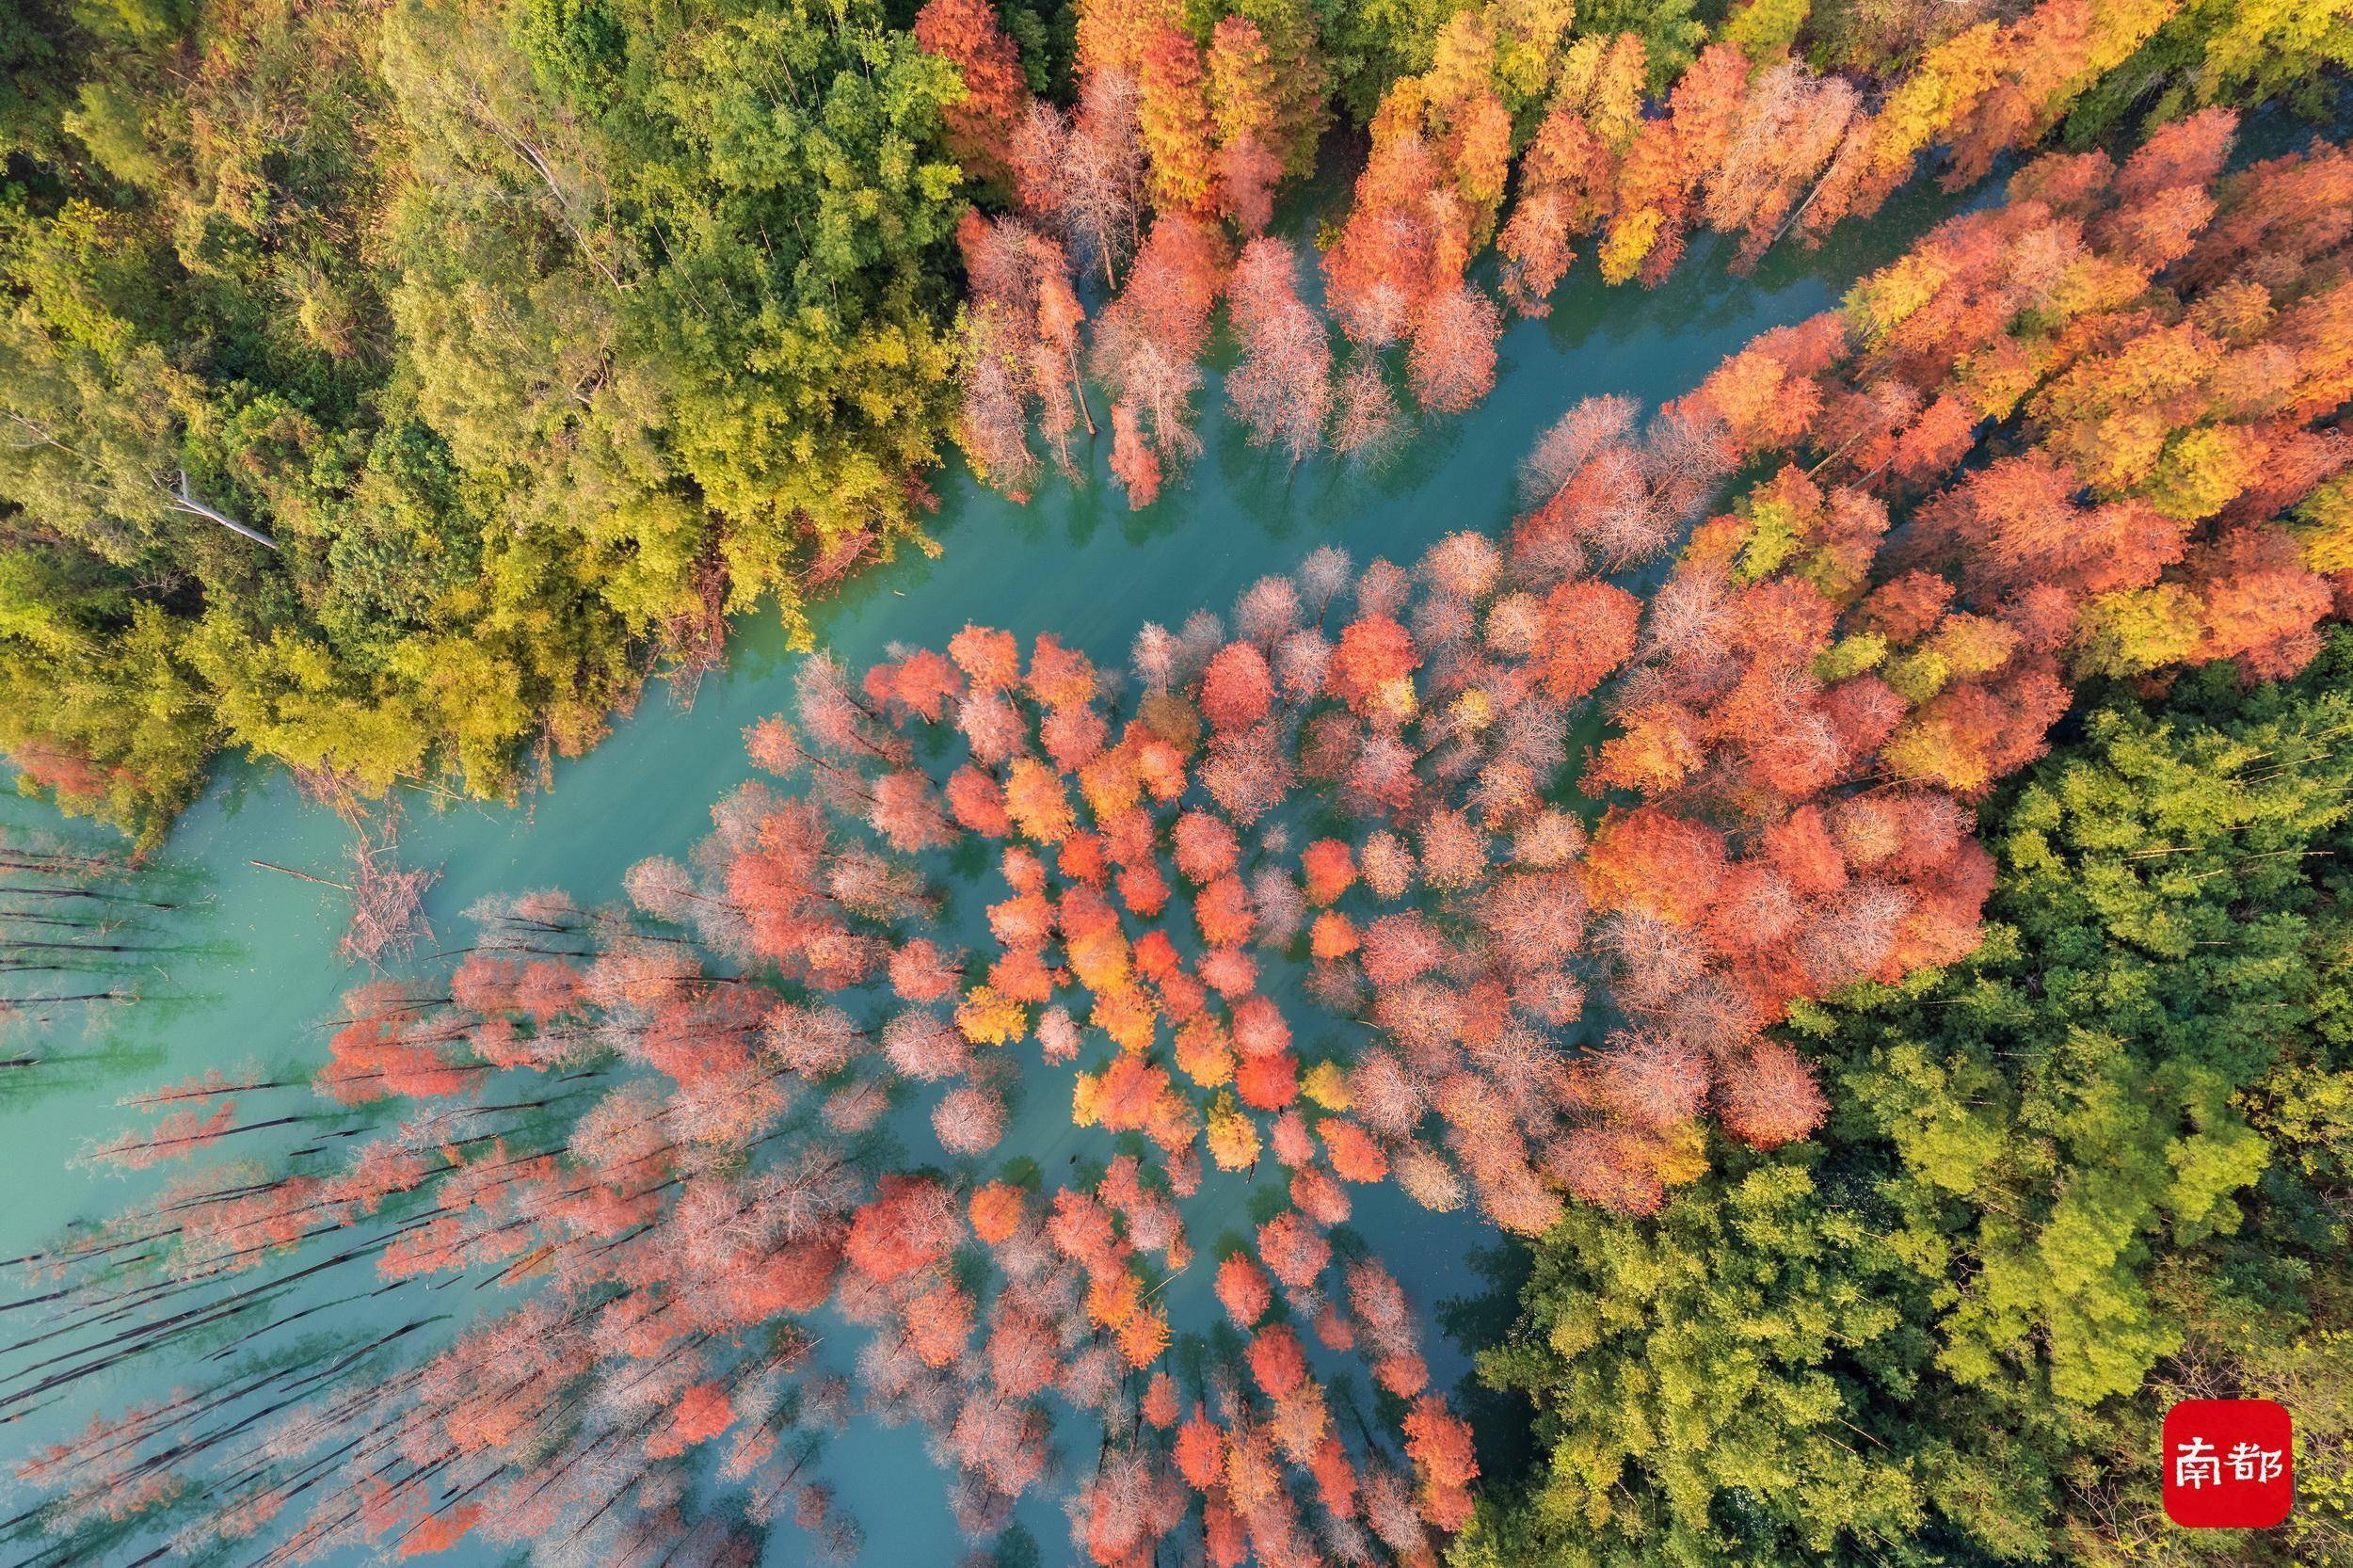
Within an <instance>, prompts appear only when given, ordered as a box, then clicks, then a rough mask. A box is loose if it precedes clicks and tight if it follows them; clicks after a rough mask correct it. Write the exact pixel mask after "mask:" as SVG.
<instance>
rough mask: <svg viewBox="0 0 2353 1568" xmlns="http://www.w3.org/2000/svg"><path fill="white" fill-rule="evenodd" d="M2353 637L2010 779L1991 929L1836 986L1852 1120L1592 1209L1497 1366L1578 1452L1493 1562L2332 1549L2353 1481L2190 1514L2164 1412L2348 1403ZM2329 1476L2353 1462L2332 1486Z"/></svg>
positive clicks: (2227, 681) (1523, 1514)
mask: <svg viewBox="0 0 2353 1568" xmlns="http://www.w3.org/2000/svg"><path fill="white" fill-rule="evenodd" d="M2348 726H2353V638H2347V637H2346V636H2345V635H2344V634H2342V633H2341V634H2339V635H2338V636H2337V637H2336V639H2335V640H2333V641H2332V642H2331V644H2330V645H2329V650H2328V652H2327V653H2326V654H2325V655H2324V657H2323V658H2322V659H2321V660H2320V662H2319V663H2317V664H2315V665H2314V666H2313V668H2312V669H2311V670H2310V671H2308V672H2307V674H2306V675H2305V676H2304V677H2302V678H2301V679H2299V680H2297V681H2295V682H2293V683H2291V684H2288V685H2284V686H2280V687H2270V688H2262V689H2258V690H2256V691H2254V692H2251V693H2249V692H2246V691H2243V690H2242V689H2240V688H2239V686H2238V685H2237V683H2236V682H2235V680H2233V678H2231V677H2230V676H2229V675H2228V674H2227V673H2226V672H2225V671H2223V670H2221V669H2219V668H2217V669H2214V670H2210V671H2207V672H2205V673H2204V674H2202V675H2201V676H2199V677H2197V678H2194V679H2192V680H2189V681H2187V682H2185V685H2184V686H2183V687H2182V688H2181V689H2180V690H2178V691H2177V692H2176V693H2175V694H2174V695H2173V696H2171V697H2170V699H2169V700H2167V701H2166V702H2164V703H2163V704H2161V705H2159V706H2157V707H2155V708H2153V709H2145V708H2143V707H2142V706H2141V705H2140V704H2138V703H2137V702H2135V701H2133V700H2131V699H2130V698H2128V697H2124V696H2118V697H2116V698H2113V699H2111V700H2110V701H2108V702H2107V703H2105V705H2103V706H2100V707H2098V708H2096V709H2094V710H2093V711H2092V712H2090V713H2089V715H2088V717H2087V719H2086V721H2085V727H2084V733H2083V737H2082V739H2081V740H2079V741H2078V742H2076V743H2075V744H2072V745H2069V746H2067V747H2064V748H2062V749H2061V750H2059V751H2058V752H2057V753H2055V754H2054V755H2053V756H2052V757H2051V758H2049V759H2048V760H2045V761H2044V762H2043V763H2042V764H2041V765H2040V766H2039V767H2037V768H2035V769H2034V770H2032V771H2031V772H2030V774H2029V775H2028V776H2026V777H2025V779H2023V780H2022V781H2021V782H2020V783H2019V784H2017V785H2016V786H2014V787H2013V788H2012V789H2011V790H2010V791H2009V792H2006V793H2005V794H2004V795H2003V796H2001V797H2000V798H1998V799H1997V800H1996V801H1995V802H1994V803H1993V805H1992V806H1991V807H1990V808H1989V809H1988V811H1987V814H1986V821H1985V824H1984V831H1985V834H1986V838H1987V840H1988V842H1989V844H1990V845H1991V846H1992V847H1993V849H1994V851H1995V853H1996V855H1997V857H1998V860H1999V864H2000V878H1999V882H1998V884H1997V887H1996V890H1995V892H1994V894H1993V900H1992V902H1991V904H1990V906H1989V909H1988V920H1989V925H1988V930H1987V936H1986V939H1985V942H1984V944H1983V946H1982V947H1981V948H1980V950H1979V951H1978V952H1977V953H1976V954H1975V955H1973V956H1972V957H1971V958H1970V959H1968V960H1966V961H1964V962H1963V963H1961V965H1958V966H1956V967H1955V968H1953V969H1951V970H1950V971H1948V972H1946V973H1944V974H1942V975H1924V976H1919V977H1915V978H1914V979H1913V981H1912V982H1910V983H1908V984H1905V985H1904V986H1902V987H1897V988H1889V987H1880V988H1875V989H1868V988H1866V989H1868V994H1865V995H1860V996H1854V997H1849V998H1848V999H1845V1000H1843V1001H1842V1002H1841V1003H1840V1004H1838V1005H1835V1006H1831V1007H1815V1008H1811V1009H1808V1010H1807V1012H1806V1015H1805V1016H1803V1017H1802V1018H1793V1020H1792V1022H1793V1026H1801V1032H1802V1033H1803V1034H1804V1035H1805V1036H1806V1048H1807V1049H1808V1051H1809V1052H1810V1053H1811V1054H1812V1055H1813V1056H1814V1057H1815V1058H1816V1059H1817V1061H1819V1062H1820V1063H1821V1064H1823V1068H1824V1074H1825V1077H1826V1080H1828V1084H1829V1086H1830V1088H1831V1090H1832V1100H1833V1108H1834V1109H1833V1118H1832V1121H1831V1124H1830V1126H1829V1128H1827V1129H1826V1132H1825V1134H1824V1136H1823V1137H1822V1138H1821V1139H1820V1140H1818V1141H1817V1143H1816V1144H1812V1145H1808V1146H1803V1147H1795V1148H1790V1149H1785V1150H1783V1151H1780V1152H1778V1153H1775V1154H1771V1155H1760V1154H1756V1153H1753V1152H1747V1151H1727V1152H1726V1154H1725V1157H1724V1160H1723V1162H1722V1168H1721V1170H1720V1171H1718V1172H1717V1173H1715V1174H1714V1175H1712V1176H1709V1177H1707V1178H1706V1179H1705V1180H1703V1181H1701V1182H1699V1183H1697V1184H1695V1185H1694V1186H1693V1187H1691V1188H1690V1189H1688V1190H1686V1191H1685V1192H1681V1193H1679V1194H1678V1195H1677V1196H1676V1197H1674V1198H1673V1200H1672V1201H1671V1202H1670V1203H1669V1204H1668V1206H1667V1207H1666V1208H1665V1209H1664V1210H1662V1212H1660V1213H1659V1214H1658V1215H1657V1216H1656V1217H1654V1218H1650V1219H1642V1220H1631V1219H1625V1218H1621V1217H1615V1216H1610V1215H1606V1214H1602V1213H1598V1212H1594V1211H1591V1210H1579V1211H1576V1212H1573V1213H1572V1214H1571V1215H1569V1216H1568V1217H1567V1218H1566V1219H1564V1220H1563V1221H1562V1223H1561V1224H1560V1225H1559V1226H1558V1227H1556V1229H1555V1230H1554V1231H1553V1233H1552V1234H1551V1235H1550V1236H1548V1237H1547V1238H1546V1239H1545V1241H1544V1242H1543V1244H1542V1245H1541V1247H1540V1248H1539V1250H1538V1254H1537V1259H1536V1273H1535V1276H1534V1279H1533V1281H1532V1283H1531V1285H1530V1287H1529V1290H1528V1291H1527V1292H1526V1293H1525V1294H1524V1295H1523V1297H1522V1308H1523V1310H1522V1316H1521V1320H1520V1321H1519V1323H1518V1324H1517V1326H1516V1327H1515V1329H1514V1330H1513V1333H1512V1335H1511V1336H1509V1337H1508V1338H1507V1340H1506V1341H1505V1342H1504V1343H1503V1344H1502V1345H1501V1346H1499V1347H1497V1348H1496V1349H1494V1350H1491V1351H1489V1352H1485V1353H1484V1354H1482V1355H1481V1361H1480V1370H1481V1378H1482V1380H1483V1381H1485V1382H1486V1383H1488V1384H1490V1385H1492V1386H1495V1387H1497V1388H1504V1389H1511V1390H1515V1391H1517V1392H1519V1393H1521V1394H1524V1395H1526V1396H1527V1397H1528V1398H1529V1399H1530V1400H1532V1401H1533V1403H1534V1405H1535V1409H1536V1412H1537V1416H1538V1433H1539V1436H1540V1438H1541V1439H1542V1441H1543V1443H1544V1445H1545V1449H1546V1451H1547V1454H1548V1457H1547V1458H1546V1459H1545V1460H1544V1461H1542V1462H1540V1464H1539V1465H1538V1467H1537V1470H1536V1472H1535V1474H1534V1475H1533V1476H1532V1477H1531V1478H1530V1480H1529V1484H1528V1485H1527V1487H1526V1488H1525V1490H1524V1492H1523V1493H1522V1494H1520V1495H1518V1496H1510V1497H1507V1498H1504V1499H1500V1500H1491V1501H1490V1502H1489V1503H1488V1504H1487V1506H1486V1508H1485V1511H1484V1512H1482V1514H1481V1519H1480V1522H1479V1524H1478V1526H1477V1527H1476V1528H1474V1530H1473V1531H1472V1532H1471V1534H1470V1535H1469V1536H1467V1537H1466V1538H1465V1541H1464V1542H1463V1544H1461V1545H1460V1546H1458V1548H1457V1553H1456V1560H1457V1561H1458V1562H1460V1563H1464V1564H1481V1565H1484V1564H1491V1563H1492V1564H1498V1565H1500V1564H1505V1563H1510V1564H1514V1565H1517V1564H1554V1563H1558V1564H1571V1563H1576V1564H1600V1563H1618V1562H1625V1563H1633V1562H1645V1563H1648V1562H1672V1563H1684V1562H1689V1563H1701V1562H1738V1563H1749V1562H1755V1563H1768V1562H1790V1561H1835V1562H1842V1563H1845V1562H1852V1563H1857V1564H1863V1563H1881V1564H1891V1565H1892V1564H1908V1563H1923V1564H1925V1563H1931V1562H1956V1561H1983V1560H2033V1561H2041V1560H2063V1561H2070V1562H2085V1563H2121V1562H2126V1561H2137V1560H2147V1558H2148V1556H2149V1554H2150V1553H2151V1552H2153V1551H2154V1550H2156V1549H2157V1548H2158V1546H2159V1545H2160V1544H2162V1547H2163V1549H2164V1551H2165V1553H2166V1560H2169V1561H2190V1560H2199V1561H2208V1562H2215V1563H2226V1562H2227V1563H2233V1564H2252V1563H2263V1562H2280V1563H2286V1562H2291V1561H2297V1560H2317V1557H2319V1556H2326V1555H2327V1553H2328V1552H2329V1551H2333V1550H2335V1549H2336V1548H2335V1547H2333V1546H2330V1545H2329V1542H2332V1541H2337V1540H2341V1538H2342V1532H2343V1530H2344V1528H2345V1521H2346V1512H2347V1503H2348V1497H2347V1496H2346V1495H2345V1489H2344V1488H2343V1486H2342V1485H2341V1484H2336V1483H2331V1482H2329V1481H2327V1480H2324V1481H2323V1484H2322V1486H2321V1487H2320V1488H2319V1489H2318V1490H2317V1491H2316V1492H2315V1491H2312V1490H2308V1491H2307V1492H2306V1494H2305V1500H2304V1504H2303V1507H2302V1509H2301V1512H2299V1514H2298V1515H2297V1521H2296V1522H2295V1523H2292V1524H2291V1525H2290V1526H2289V1527H2287V1528H2284V1529H2283V1530H2281V1531H2276V1532H2265V1533H2264V1534H2261V1535H2247V1534H2234V1533H2231V1532H2217V1534H2215V1535H2213V1536H2210V1537H2201V1538H2199V1539H2195V1540H2193V1539H2190V1538H2188V1537H2185V1536H2182V1535H2180V1534H2178V1533H2175V1534H2165V1533H2163V1532H2165V1531H2166V1527H2165V1526H2164V1525H2163V1524H2162V1523H2161V1522H2158V1521H2154V1520H2152V1519H2150V1518H2149V1517H2148V1514H2149V1513H2150V1512H2153V1511H2152V1510H2150V1509H2148V1508H2147V1507H2145V1506H2144V1505H2145V1499H2146V1497H2147V1496H2153V1493H2154V1490H2155V1481H2154V1476H2153V1454H2154V1441H2153V1434H2154V1432H2155V1430H2156V1422H2157V1418H2158V1416H2159V1413H2160V1412H2161V1411H2162V1410H2163V1408H2164V1406H2165V1405H2166V1404H2167V1403H2169V1402H2170V1400H2172V1399H2174V1398H2178V1397H2182V1395H2183V1394H2184V1393H2185V1391H2198V1392H2216V1391H2221V1392H2231V1393H2244V1394H2254V1395H2265V1396H2268V1397H2273V1398H2279V1399H2281V1400H2286V1401H2288V1402H2289V1403H2290V1404H2291V1405H2292V1406H2293V1407H2294V1408H2295V1409H2296V1410H2297V1416H2298V1421H2299V1427H2300V1432H2301V1440H2302V1441H2304V1442H2305V1443H2307V1444H2308V1445H2309V1446H2310V1447H2308V1449H2307V1452H2308V1453H2318V1452H2325V1451H2328V1450H2329V1448H2331V1447H2337V1448H2341V1446H2342V1445H2343V1444H2344V1443H2345V1440H2346V1437H2347V1435H2348V1433H2353V1411H2349V1410H2348V1408H2347V1401H2346V1400H2345V1396H2344V1393H2343V1389H2344V1387H2345V1386H2346V1384H2345V1378H2346V1377H2347V1375H2348V1373H2353V1335H2349V1334H2348V1330H2353V1299H2349V1298H2348V1296H2347V1293H2346V1282H2345V1278H2344V1277H2343V1273H2342V1270H2341V1269H2340V1268H2338V1267H2337V1266H2336V1261H2334V1260H2341V1259H2342V1257H2343V1256H2344V1254H2345V1246H2346V1244H2347V1236H2346V1224H2345V1218H2344V1216H2343V1215H2342V1212H2341V1211H2340V1210H2339V1209H2337V1208H2331V1207H2330V1205H2329V1202H2328V1201H2327V1194H2329V1193H2330V1192H2342V1191H2343V1184H2344V1182H2345V1177H2346V1175H2347V1174H2348V1172H2353V1137H2348V1133H2349V1132H2353V1049H2349V1048H2348V1040H2349V1038H2353V910H2349V909H2348V908H2347V907H2346V905H2345V895H2346V893H2347V891H2348V884H2347V882H2346V879H2345V859H2344V857H2345V852H2346V851H2347V849H2348V848H2353V829H2349V828H2348V823H2347V805H2346V798H2345V797H2346V792H2347V790H2348V788H2349V787H2353V754H2348V753H2347V752H2346V751H2345V748H2344V747H2343V745H2342V744H2341V743H2342V738H2343V735H2344V734H2345V731H2346V729H2347V728H2348ZM2332 1484H2334V1485H2335V1490H2334V1491H2331V1490H2329V1488H2330V1486H2331V1485H2332Z"/></svg>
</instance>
